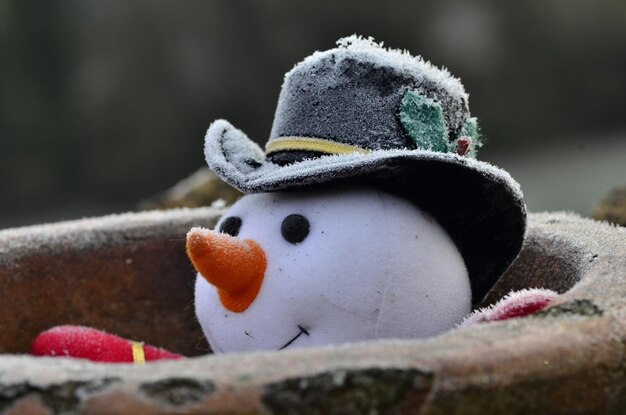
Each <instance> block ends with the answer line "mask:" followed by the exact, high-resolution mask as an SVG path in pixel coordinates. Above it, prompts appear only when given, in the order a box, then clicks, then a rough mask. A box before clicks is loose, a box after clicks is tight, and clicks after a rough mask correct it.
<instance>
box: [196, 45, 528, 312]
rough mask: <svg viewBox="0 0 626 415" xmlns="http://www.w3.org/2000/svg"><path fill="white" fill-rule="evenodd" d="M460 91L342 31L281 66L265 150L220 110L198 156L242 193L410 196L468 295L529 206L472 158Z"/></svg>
mask: <svg viewBox="0 0 626 415" xmlns="http://www.w3.org/2000/svg"><path fill="white" fill-rule="evenodd" d="M467 98H468V97H467V94H466V93H465V90H464V88H463V85H462V84H461V82H460V81H459V80H458V79H456V78H454V77H452V76H451V75H450V74H449V73H448V72H447V71H446V70H442V69H439V68H436V67H434V66H432V65H431V64H430V63H429V62H425V61H424V60H422V59H421V58H420V57H413V56H411V55H409V54H408V53H406V52H401V51H397V50H388V49H385V48H383V47H382V45H379V44H376V43H374V42H373V41H372V40H371V39H363V38H360V37H357V36H351V37H348V38H344V39H340V40H339V41H338V47H337V48H335V49H331V50H328V51H324V52H315V53H314V54H313V55H311V56H309V57H307V58H306V59H305V60H304V61H302V62H300V63H299V64H297V65H296V66H295V67H294V68H293V69H292V70H291V71H290V72H288V73H287V74H286V75H285V80H284V83H283V86H282V89H281V92H280V97H279V100H278V106H277V109H276V114H275V117H274V124H273V126H272V131H271V134H270V139H269V140H268V142H267V144H266V146H265V151H263V150H262V149H261V148H260V147H259V146H258V145H257V144H256V143H254V142H253V141H251V140H250V139H249V138H248V137H247V136H246V135H245V134H244V133H243V132H242V131H240V130H238V129H236V128H234V127H233V126H232V125H231V124H230V123H228V122H227V121H224V120H218V121H215V122H213V124H211V126H210V127H209V130H208V131H207V134H206V140H205V157H206V161H207V163H208V165H209V167H210V168H211V169H212V170H213V171H214V172H215V173H216V174H217V175H218V176H220V177H221V178H222V179H223V180H224V181H226V182H227V183H229V184H230V185H232V186H233V187H236V188H237V189H239V190H241V191H243V192H244V193H258V192H270V191H284V190H293V189H301V188H305V187H317V186H326V185H330V184H336V183H354V184H360V185H363V184H365V185H371V186H377V187H380V188H381V189H383V190H386V191H388V192H391V193H394V194H397V195H399V196H401V197H403V198H405V199H408V200H410V201H412V202H414V203H416V204H417V205H418V206H420V208H422V209H424V210H425V211H427V212H429V213H430V214H432V215H433V216H434V217H436V218H437V220H438V221H439V223H440V224H441V225H442V226H443V227H444V228H445V229H446V231H447V232H448V233H449V235H450V237H451V238H452V239H453V240H454V241H455V243H456V245H457V247H458V248H459V250H460V252H461V254H462V255H463V258H464V260H465V265H466V267H467V269H468V273H469V276H470V281H471V287H472V300H473V303H474V304H477V303H479V302H480V300H481V299H482V298H483V297H484V296H485V294H486V293H487V291H489V289H490V288H491V287H492V286H493V284H494V283H495V282H496V281H497V280H498V278H499V277H500V275H501V274H502V273H503V272H504V271H505V270H506V269H507V268H508V266H509V265H510V264H511V263H512V262H513V260H514V259H515V257H516V256H517V254H518V253H519V250H520V249H521V246H522V242H523V239H524V231H525V228H526V209H525V206H524V203H523V201H522V193H521V190H520V188H519V185H518V184H517V182H515V181H514V180H513V179H512V178H511V176H510V175H509V174H508V173H507V172H505V171H504V170H501V169H499V168H497V167H495V166H493V165H491V164H489V163H485V162H481V161H478V160H476V159H475V155H476V150H477V149H478V147H480V146H481V140H480V136H479V133H478V127H477V123H476V119H475V118H472V117H471V116H470V113H469V107H468V99H467Z"/></svg>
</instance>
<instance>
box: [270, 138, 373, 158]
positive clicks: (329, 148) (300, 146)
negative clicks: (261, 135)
mask: <svg viewBox="0 0 626 415" xmlns="http://www.w3.org/2000/svg"><path fill="white" fill-rule="evenodd" d="M289 150H292V151H293V150H299V151H316V152H318V153H326V154H350V153H361V154H367V153H369V152H371V150H367V149H364V148H361V147H357V146H351V145H349V144H342V143H338V142H336V141H330V140H325V139H323V138H313V137H280V138H275V139H273V140H270V141H268V142H267V144H266V145H265V154H270V153H275V152H277V151H289Z"/></svg>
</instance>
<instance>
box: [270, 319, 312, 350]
mask: <svg viewBox="0 0 626 415" xmlns="http://www.w3.org/2000/svg"><path fill="white" fill-rule="evenodd" d="M298 328H299V329H300V332H299V333H298V334H296V335H295V336H294V337H293V338H292V339H291V340H289V341H288V342H287V343H285V344H284V345H283V346H282V347H281V348H280V349H278V350H283V349H286V348H287V347H289V346H290V345H291V343H293V342H295V341H296V339H297V338H298V337H300V336H302V335H303V334H305V335H307V336H309V332H308V331H306V329H305V328H304V327H302V326H301V325H299V324H298Z"/></svg>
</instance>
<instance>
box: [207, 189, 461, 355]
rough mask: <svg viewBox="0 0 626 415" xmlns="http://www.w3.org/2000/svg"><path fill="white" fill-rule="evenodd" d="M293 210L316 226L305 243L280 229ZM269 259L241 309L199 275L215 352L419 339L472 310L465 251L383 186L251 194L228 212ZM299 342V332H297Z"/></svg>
mask: <svg viewBox="0 0 626 415" xmlns="http://www.w3.org/2000/svg"><path fill="white" fill-rule="evenodd" d="M290 214H299V215H302V216H304V217H305V218H306V219H307V220H308V222H309V225H310V228H309V233H308V235H307V236H306V238H305V239H304V240H302V242H299V243H296V244H293V243H290V242H288V241H287V240H285V239H284V237H283V236H282V234H281V224H282V221H283V219H284V218H285V217H287V216H288V215H290ZM232 216H237V217H239V218H241V221H242V222H241V228H240V230H239V233H238V235H237V237H238V238H241V239H252V240H254V241H256V242H257V243H258V244H259V245H260V246H261V248H262V249H263V251H264V252H265V255H266V258H267V268H266V271H265V276H264V279H263V283H262V286H261V289H260V291H259V293H258V295H257V297H256V298H255V300H254V301H253V302H252V304H251V305H250V306H249V307H248V308H247V309H246V310H245V311H244V312H241V313H235V312H231V311H229V310H227V309H226V308H224V306H223V305H222V304H221V302H220V299H219V296H218V294H217V290H216V289H215V287H214V286H212V285H211V284H209V283H208V282H207V281H206V280H205V279H204V278H203V277H202V276H200V275H198V278H197V281H196V292H195V296H196V298H195V306H196V314H197V316H198V319H199V321H200V324H201V325H202V329H203V331H204V333H205V335H206V337H207V339H208V340H209V343H210V345H211V347H212V348H213V350H214V351H215V352H234V351H247V350H259V349H270V350H279V349H281V348H283V347H284V346H285V345H287V344H288V346H287V347H289V348H294V347H306V346H313V345H323V344H334V343H343V342H351V341H359V340H367V339H379V338H418V337H428V336H433V335H436V334H438V333H441V332H443V331H445V330H448V329H450V328H452V327H454V326H455V325H456V324H458V323H460V322H461V321H462V320H463V317H465V316H466V315H467V314H468V313H469V312H470V311H471V290H470V282H469V278H468V274H467V270H466V267H465V264H464V262H463V258H462V257H461V254H460V253H459V251H458V250H457V248H456V246H455V245H454V242H453V241H452V240H451V239H450V238H449V236H448V235H447V234H446V232H445V231H444V230H443V229H442V228H441V226H440V225H439V224H438V223H437V222H436V221H435V220H434V219H433V218H431V217H430V216H429V215H427V214H426V213H424V212H423V211H421V210H420V209H419V208H418V207H416V206H414V205H412V204H411V203H409V202H407V201H405V200H402V199H400V198H397V197H395V196H391V195H389V194H386V193H383V192H381V191H378V190H374V189H365V188H356V189H354V188H353V189H346V188H333V189H329V190H326V191H319V192H311V191H308V192H302V193H296V192H294V193H261V194H252V195H248V196H244V197H243V198H242V199H240V200H239V201H238V202H237V203H235V204H234V205H233V206H232V207H231V209H229V210H228V211H227V212H226V214H225V215H224V216H223V218H222V220H221V221H220V222H219V223H218V224H217V228H216V229H219V226H220V224H221V223H222V222H223V221H224V220H225V219H226V218H228V217H232ZM294 338H295V340H293V341H292V342H291V343H290V341H291V340H292V339H294Z"/></svg>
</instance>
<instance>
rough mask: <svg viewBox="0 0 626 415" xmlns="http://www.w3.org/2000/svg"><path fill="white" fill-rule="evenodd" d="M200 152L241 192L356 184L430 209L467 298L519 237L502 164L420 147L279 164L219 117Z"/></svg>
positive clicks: (518, 196)
mask: <svg viewBox="0 0 626 415" xmlns="http://www.w3.org/2000/svg"><path fill="white" fill-rule="evenodd" d="M205 157H206V161H207V164H208V166H209V168H211V169H212V170H213V171H214V172H215V173H216V174H217V175H218V176H219V177H221V178H222V179H223V180H224V181H225V182H226V183H228V184H230V185H231V186H233V187H235V188H237V189H239V190H241V191H242V192H244V193H260V192H273V191H286V190H297V189H301V188H304V187H317V186H325V185H329V184H338V183H355V184H359V185H370V186H376V187H379V188H381V189H383V190H386V191H389V192H391V193H393V194H397V195H399V196H402V197H404V198H406V199H408V200H411V201H412V202H414V203H416V204H417V205H418V206H419V207H420V208H422V209H423V210H425V211H426V212H428V213H430V214H432V215H433V216H434V217H435V218H436V219H437V220H438V221H439V223H440V224H441V225H442V226H443V227H444V228H445V229H446V231H447V232H448V233H449V234H450V237H451V238H452V239H453V240H454V241H455V243H456V244H457V246H458V248H459V250H460V252H461V254H462V255H463V258H464V260H465V265H466V266H467V269H468V273H469V276H470V280H471V284H472V296H473V303H474V304H477V303H479V302H480V300H482V298H483V297H484V296H485V294H486V293H487V292H488V291H489V289H490V288H491V287H492V286H493V285H494V284H495V282H496V281H497V280H498V278H499V277H500V275H501V274H502V273H503V272H504V271H505V270H506V269H507V268H508V267H509V265H510V264H511V263H512V262H513V260H514V259H515V258H516V257H517V255H518V253H519V251H520V249H521V247H522V243H523V240H524V233H525V229H526V208H525V206H524V203H523V201H522V192H521V190H520V188H519V185H518V184H517V182H516V181H515V180H513V178H512V177H511V176H510V175H509V174H508V173H507V172H505V171H504V170H502V169H499V168H497V167H495V166H493V165H491V164H489V163H486V162H481V161H478V160H475V159H472V158H465V157H461V156H458V155H456V154H447V153H437V152H432V151H427V150H380V151H373V152H371V153H367V154H359V153H352V154H344V155H328V156H324V157H320V158H316V159H307V160H303V161H300V162H296V163H293V164H289V165H285V166H279V165H277V164H274V163H271V162H269V161H267V160H266V157H265V153H264V152H263V151H262V150H261V148H260V147H259V146H258V145H257V144H256V143H254V142H253V141H252V140H250V139H249V138H248V137H247V136H246V135H245V134H244V133H243V132H242V131H240V130H238V129H236V128H234V127H233V126H232V125H231V124H230V123H228V122H227V121H224V120H218V121H215V122H214V123H213V124H212V125H211V126H210V127H209V130H208V131H207V134H206V139H205Z"/></svg>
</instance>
